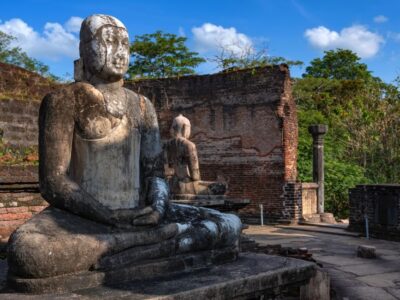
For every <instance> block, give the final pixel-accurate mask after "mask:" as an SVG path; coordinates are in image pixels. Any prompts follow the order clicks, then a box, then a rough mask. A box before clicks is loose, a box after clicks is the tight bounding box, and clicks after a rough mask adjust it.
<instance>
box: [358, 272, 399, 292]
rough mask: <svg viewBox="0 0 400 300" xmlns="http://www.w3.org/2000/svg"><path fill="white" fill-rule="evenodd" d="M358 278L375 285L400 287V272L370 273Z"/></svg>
mask: <svg viewBox="0 0 400 300" xmlns="http://www.w3.org/2000/svg"><path fill="white" fill-rule="evenodd" d="M358 279H359V280H361V281H363V282H365V283H367V284H369V285H370V286H375V287H392V288H394V287H400V272H392V273H384V274H375V275H368V276H362V277H359V278H358Z"/></svg>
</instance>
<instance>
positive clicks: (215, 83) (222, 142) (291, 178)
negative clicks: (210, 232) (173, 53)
mask: <svg viewBox="0 0 400 300" xmlns="http://www.w3.org/2000/svg"><path fill="white" fill-rule="evenodd" d="M126 87H128V88H130V89H132V90H134V91H137V92H139V93H142V94H144V95H146V96H147V97H148V98H149V99H150V100H151V101H152V102H153V104H154V106H155V108H156V110H157V113H158V117H159V122H160V128H161V135H162V138H163V139H168V138H169V128H170V126H171V123H172V119H173V118H174V117H175V116H176V115H178V114H179V113H182V114H184V115H185V116H186V117H188V118H189V119H190V120H191V122H192V138H191V139H192V140H193V142H195V143H196V144H197V148H198V153H199V160H200V171H201V175H202V178H203V179H205V180H216V179H217V178H218V179H220V180H224V181H226V182H228V185H229V188H228V195H229V196H231V197H235V198H248V199H250V200H251V201H252V202H251V204H250V205H249V206H247V207H246V208H245V209H243V210H242V211H241V214H242V216H248V217H252V216H255V217H258V216H259V208H258V207H259V204H263V205H264V210H265V213H266V218H267V219H270V220H277V219H290V220H293V219H295V218H297V217H298V211H297V210H298V209H299V205H298V202H299V201H301V200H299V197H301V195H300V196H299V193H298V190H299V188H298V187H297V186H296V182H295V181H296V177H297V165H296V162H297V115H296V106H295V102H294V100H293V98H292V95H291V82H290V75H289V71H288V69H287V67H285V66H283V65H282V66H274V67H266V68H259V69H256V70H242V71H237V72H230V73H220V74H214V75H204V76H187V77H182V78H179V79H159V80H142V81H138V82H127V83H126ZM300 190H301V188H300ZM296 197H297V198H296ZM295 198H296V199H295Z"/></svg>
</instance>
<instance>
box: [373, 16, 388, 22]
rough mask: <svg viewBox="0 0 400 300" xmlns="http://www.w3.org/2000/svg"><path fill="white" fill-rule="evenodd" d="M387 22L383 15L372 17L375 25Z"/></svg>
mask: <svg viewBox="0 0 400 300" xmlns="http://www.w3.org/2000/svg"><path fill="white" fill-rule="evenodd" d="M387 21H389V19H388V18H387V17H385V16H384V15H379V16H375V17H374V22H375V23H385V22H387Z"/></svg>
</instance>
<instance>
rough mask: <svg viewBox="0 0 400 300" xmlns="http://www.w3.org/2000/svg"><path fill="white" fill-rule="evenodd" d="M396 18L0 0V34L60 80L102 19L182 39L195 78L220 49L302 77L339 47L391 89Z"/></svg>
mask: <svg viewBox="0 0 400 300" xmlns="http://www.w3.org/2000/svg"><path fill="white" fill-rule="evenodd" d="M399 12H400V1H399V0H324V1H321V0H213V1H212V0H198V1H190V0H186V1H183V0H168V1H167V0H147V1H143V0H113V1H110V0H79V1H76V0H68V1H54V0H53V1H49V0H35V1H33V0H31V1H28V0H25V1H24V0H19V1H15V2H14V1H8V0H3V1H1V2H0V31H3V32H6V33H8V34H11V35H13V36H15V37H17V41H16V42H15V43H16V44H15V45H16V46H19V47H21V48H22V49H23V50H24V51H26V52H27V53H28V55H30V56H32V57H34V58H36V59H38V60H40V61H42V62H44V63H45V64H47V65H49V66H50V72H51V73H53V74H55V75H57V76H61V77H65V76H66V77H68V76H69V77H70V76H72V75H71V74H73V61H74V60H75V59H77V58H78V57H79V53H78V45H79V28H80V23H81V21H82V20H83V18H85V17H87V16H89V15H91V14H99V13H100V14H108V15H112V16H114V17H116V18H118V19H120V20H121V21H122V22H123V23H124V24H125V26H126V27H127V29H128V32H129V35H130V39H131V40H133V39H134V36H135V35H141V34H145V33H153V32H155V31H157V30H162V31H164V32H168V33H174V34H177V35H182V36H185V37H187V46H188V47H189V48H190V50H192V51H197V52H199V54H200V55H201V56H203V57H206V58H208V59H209V60H208V61H207V62H206V63H203V64H202V65H200V66H199V67H198V68H197V71H198V72H199V73H200V74H207V73H215V72H218V68H217V66H216V64H215V62H213V58H215V57H216V56H217V55H218V54H220V53H221V49H227V50H228V51H229V52H231V53H234V54H236V55H240V54H241V53H243V51H250V52H251V51H253V53H255V52H257V51H259V50H262V49H264V50H265V51H266V53H267V55H271V56H283V57H285V58H287V59H290V60H300V61H303V62H304V66H303V67H292V68H291V74H292V76H293V77H300V76H301V74H302V73H303V72H304V71H305V68H306V67H307V65H308V64H309V62H310V61H311V60H312V59H314V58H317V57H322V56H323V52H324V51H325V50H330V49H335V48H344V49H350V50H352V51H354V52H356V53H357V54H358V56H360V57H361V58H362V62H364V63H366V64H367V65H368V67H369V69H370V70H371V71H372V72H373V75H374V76H378V77H380V78H382V79H383V80H384V81H386V82H392V81H393V80H394V79H395V78H396V76H398V75H400V17H399V16H398V14H399Z"/></svg>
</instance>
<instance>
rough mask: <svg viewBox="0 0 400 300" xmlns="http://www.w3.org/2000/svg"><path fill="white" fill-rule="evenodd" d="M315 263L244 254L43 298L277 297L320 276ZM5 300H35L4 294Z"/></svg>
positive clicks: (169, 298)
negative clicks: (200, 266)
mask: <svg viewBox="0 0 400 300" xmlns="http://www.w3.org/2000/svg"><path fill="white" fill-rule="evenodd" d="M316 270H317V269H316V265H315V264H314V263H312V262H307V261H303V260H297V259H292V258H284V257H279V256H272V255H265V254H255V253H243V254H241V255H240V257H239V259H238V260H237V261H235V262H232V263H227V264H224V265H219V266H214V267H211V268H207V269H203V270H199V271H196V272H190V273H181V274H178V275H173V276H170V277H166V278H162V279H155V280H142V281H138V280H136V281H130V282H125V283H120V284H117V285H109V286H107V285H102V286H99V287H95V288H90V289H84V290H79V291H75V292H73V293H68V294H61V295H50V294H47V295H41V296H40V298H41V299H72V298H79V299H133V300H138V299H164V300H166V299H168V300H172V299H180V300H183V299H187V300H189V299H253V298H256V297H260V296H263V295H266V296H269V297H275V296H278V295H280V294H281V293H282V291H283V290H287V289H288V288H297V287H300V286H304V285H305V284H307V283H308V281H309V280H310V279H311V278H312V277H313V276H314V275H315V273H316ZM2 297H4V298H5V299H22V300H24V299H31V298H30V297H32V296H29V295H24V294H3V295H2Z"/></svg>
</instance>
